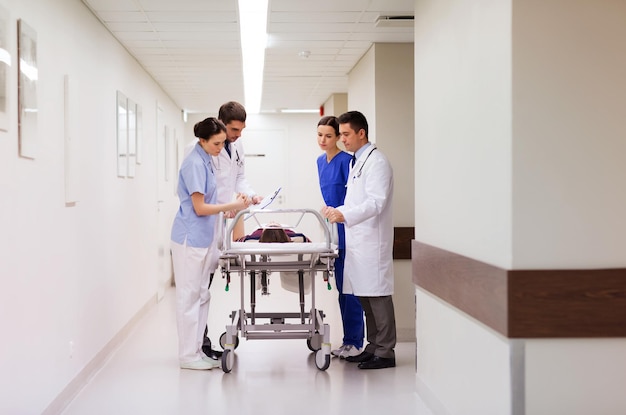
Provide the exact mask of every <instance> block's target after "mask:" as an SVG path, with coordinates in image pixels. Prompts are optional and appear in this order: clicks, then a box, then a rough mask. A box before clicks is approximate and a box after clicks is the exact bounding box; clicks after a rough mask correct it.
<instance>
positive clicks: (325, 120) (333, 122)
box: [317, 115, 339, 135]
mask: <svg viewBox="0 0 626 415" xmlns="http://www.w3.org/2000/svg"><path fill="white" fill-rule="evenodd" d="M320 125H328V126H330V127H333V129H334V130H335V134H336V135H339V121H337V117H335V116H334V115H327V116H325V117H322V119H321V120H320V121H319V122H318V123H317V126H318V127H319V126H320Z"/></svg>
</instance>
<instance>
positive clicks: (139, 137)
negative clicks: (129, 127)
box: [135, 104, 143, 164]
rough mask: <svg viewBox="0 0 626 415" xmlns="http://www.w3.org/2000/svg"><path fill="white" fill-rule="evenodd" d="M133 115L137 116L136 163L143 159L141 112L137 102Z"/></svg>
mask: <svg viewBox="0 0 626 415" xmlns="http://www.w3.org/2000/svg"><path fill="white" fill-rule="evenodd" d="M135 116H136V117H137V164H141V162H142V161H143V158H142V153H143V151H142V150H143V114H142V112H141V105H139V104H137V108H136V113H135Z"/></svg>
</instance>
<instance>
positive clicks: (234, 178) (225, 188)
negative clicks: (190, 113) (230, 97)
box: [185, 101, 263, 359]
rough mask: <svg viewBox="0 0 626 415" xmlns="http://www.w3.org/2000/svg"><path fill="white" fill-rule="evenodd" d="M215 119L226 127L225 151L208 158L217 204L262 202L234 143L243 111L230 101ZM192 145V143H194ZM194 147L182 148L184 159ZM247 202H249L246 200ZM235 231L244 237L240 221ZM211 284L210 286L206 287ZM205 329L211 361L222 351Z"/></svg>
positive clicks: (213, 268) (238, 145)
mask: <svg viewBox="0 0 626 415" xmlns="http://www.w3.org/2000/svg"><path fill="white" fill-rule="evenodd" d="M217 118H219V120H220V121H222V122H223V123H224V125H226V141H225V142H224V148H223V149H222V151H221V152H220V153H219V155H218V156H211V166H212V168H213V172H214V173H215V178H216V181H217V200H216V203H218V204H221V203H229V202H231V201H232V200H233V199H234V198H235V194H237V195H244V196H246V198H249V200H250V202H251V203H252V204H255V205H256V204H258V203H260V202H261V200H262V199H263V198H262V197H261V196H258V195H257V194H256V192H255V191H254V190H253V189H252V186H250V183H248V180H246V173H245V163H244V151H243V146H242V144H241V142H238V141H237V140H238V139H239V137H241V133H242V132H243V129H244V128H246V118H247V114H246V109H245V108H244V106H243V105H241V104H240V103H239V102H236V101H229V102H227V103H225V104H223V105H222V106H221V107H220V109H219V112H218V115H217ZM193 145H195V143H193ZM193 145H190V146H188V147H186V148H185V157H186V156H187V154H189V152H191V149H193ZM247 200H248V199H247ZM236 213H237V212H235V211H232V212H226V214H225V215H224V216H225V217H227V218H233V217H234V216H235V214H236ZM237 227H238V228H241V229H235V230H234V231H233V234H235V235H237V234H241V235H243V234H244V233H245V232H244V231H243V222H241V223H239V224H237ZM215 228H216V229H215V235H218V232H219V229H221V225H220V224H219V223H218V221H215ZM211 249H212V253H211V264H209V267H210V269H211V282H212V281H213V274H214V273H215V271H216V270H217V266H218V261H219V255H220V254H219V251H218V249H217V244H216V243H214V244H213V245H212V247H211ZM210 287H211V284H210V283H209V288H210ZM207 333H208V328H207V329H205V331H204V342H203V346H202V351H203V352H204V353H205V354H206V355H207V356H209V357H211V358H213V359H219V358H220V357H221V355H222V352H221V351H218V350H215V349H213V348H212V346H211V340H210V339H209V337H208V335H207Z"/></svg>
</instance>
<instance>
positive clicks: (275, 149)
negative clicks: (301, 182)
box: [240, 128, 289, 233]
mask: <svg viewBox="0 0 626 415" xmlns="http://www.w3.org/2000/svg"><path fill="white" fill-rule="evenodd" d="M286 136H287V135H286V133H285V131H284V130H260V129H259V130H255V129H251V128H246V129H245V131H244V135H243V136H242V137H241V138H240V140H242V142H243V148H244V151H245V157H246V179H247V180H248V182H249V183H250V185H251V186H252V188H253V189H254V190H255V191H256V192H257V194H259V195H261V196H264V197H265V196H269V195H271V194H272V193H273V192H274V190H276V188H278V187H282V189H281V191H280V193H279V194H278V196H277V197H276V199H275V200H274V201H273V202H272V204H271V205H269V206H268V209H281V208H285V207H287V200H288V198H289V195H288V192H289V191H288V189H287V188H286V184H287V181H286V177H287V163H286V157H287V156H286V154H287V151H286V147H285V146H286V143H287V140H286ZM272 220H276V221H280V218H278V217H277V218H275V219H274V218H273V219H272ZM255 229H256V223H251V221H246V233H250V232H252V231H254V230H255Z"/></svg>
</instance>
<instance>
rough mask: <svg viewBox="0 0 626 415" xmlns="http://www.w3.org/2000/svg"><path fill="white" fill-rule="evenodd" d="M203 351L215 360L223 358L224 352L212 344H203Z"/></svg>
mask: <svg viewBox="0 0 626 415" xmlns="http://www.w3.org/2000/svg"><path fill="white" fill-rule="evenodd" d="M202 351H203V352H204V354H205V355H207V356H208V357H210V358H211V359H214V360H219V359H221V358H222V353H223V352H221V351H220V350H213V349H211V346H202Z"/></svg>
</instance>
